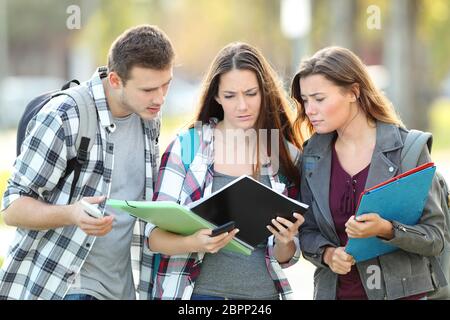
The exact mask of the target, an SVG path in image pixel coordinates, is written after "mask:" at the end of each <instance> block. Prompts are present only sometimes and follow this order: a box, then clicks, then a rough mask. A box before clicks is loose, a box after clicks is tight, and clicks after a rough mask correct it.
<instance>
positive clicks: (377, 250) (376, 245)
mask: <svg viewBox="0 0 450 320" xmlns="http://www.w3.org/2000/svg"><path fill="white" fill-rule="evenodd" d="M435 171H436V167H435V166H434V164H433V163H427V164H424V165H422V166H419V167H417V168H415V169H412V170H410V171H407V172H405V173H403V174H400V175H398V176H396V177H394V178H392V179H389V180H387V181H385V182H383V183H380V184H379V185H376V186H374V187H372V188H370V189H367V190H365V191H364V192H363V193H362V194H361V196H360V201H359V204H358V208H357V211H356V217H358V216H361V215H363V214H365V213H376V214H378V215H379V216H380V217H381V218H383V219H384V220H387V221H398V222H400V223H402V224H405V225H415V224H417V223H418V222H419V220H420V217H421V216H422V212H423V209H424V206H425V202H426V201H427V199H428V191H429V189H430V187H431V182H432V180H433V177H434V172H435ZM395 250H398V248H397V247H395V246H392V245H390V244H388V243H386V242H384V241H383V240H382V239H380V238H378V237H369V238H350V239H349V240H348V243H347V246H346V252H347V253H348V254H350V255H351V256H353V257H354V258H355V260H356V261H357V262H361V261H365V260H368V259H371V258H374V257H377V256H380V255H383V254H386V253H389V252H393V251H395Z"/></svg>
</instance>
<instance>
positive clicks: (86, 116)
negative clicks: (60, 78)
mask: <svg viewBox="0 0 450 320" xmlns="http://www.w3.org/2000/svg"><path fill="white" fill-rule="evenodd" d="M59 95H67V96H69V97H71V98H72V99H73V100H74V101H75V103H76V105H77V107H78V112H79V116H80V118H79V129H78V134H77V139H76V141H75V148H76V150H77V156H76V158H73V159H70V160H68V162H67V168H66V173H65V176H64V177H67V176H68V175H70V174H71V173H72V172H74V177H73V180H72V185H71V188H70V195H69V201H68V203H71V202H72V198H73V195H74V193H75V188H76V185H77V183H78V179H79V177H80V173H81V167H82V166H83V164H84V163H85V162H86V161H87V159H88V155H89V151H90V150H91V149H92V146H93V145H94V142H95V138H96V132H97V122H98V121H97V110H96V108H95V103H94V99H93V98H92V96H91V94H90V92H89V89H88V88H87V87H86V86H83V85H78V86H76V87H70V88H68V89H65V90H63V91H59V92H57V93H55V94H54V95H53V97H55V96H59Z"/></svg>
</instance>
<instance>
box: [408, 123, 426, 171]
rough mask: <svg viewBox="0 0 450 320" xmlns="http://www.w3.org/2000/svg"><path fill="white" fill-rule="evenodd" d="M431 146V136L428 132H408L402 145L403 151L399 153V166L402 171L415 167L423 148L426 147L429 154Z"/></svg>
mask: <svg viewBox="0 0 450 320" xmlns="http://www.w3.org/2000/svg"><path fill="white" fill-rule="evenodd" d="M432 144H433V136H432V135H431V133H429V132H423V131H419V130H410V131H409V132H408V135H407V136H406V139H405V142H404V143H403V149H402V152H401V166H402V171H407V170H410V169H412V168H415V167H417V162H418V161H419V157H420V154H421V153H422V150H423V147H424V146H425V145H427V146H428V151H429V152H430V153H431V147H432Z"/></svg>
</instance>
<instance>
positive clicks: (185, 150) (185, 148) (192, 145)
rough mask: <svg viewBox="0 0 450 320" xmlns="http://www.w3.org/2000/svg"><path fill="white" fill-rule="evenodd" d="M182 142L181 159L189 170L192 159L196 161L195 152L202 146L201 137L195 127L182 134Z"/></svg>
mask: <svg viewBox="0 0 450 320" xmlns="http://www.w3.org/2000/svg"><path fill="white" fill-rule="evenodd" d="M180 142H181V160H182V161H183V164H184V168H185V170H186V171H188V169H189V166H190V165H191V163H192V161H194V157H195V154H196V153H197V150H198V148H199V147H200V137H199V135H198V133H197V132H196V131H195V128H190V129H189V130H188V131H186V132H184V133H183V134H181V135H180Z"/></svg>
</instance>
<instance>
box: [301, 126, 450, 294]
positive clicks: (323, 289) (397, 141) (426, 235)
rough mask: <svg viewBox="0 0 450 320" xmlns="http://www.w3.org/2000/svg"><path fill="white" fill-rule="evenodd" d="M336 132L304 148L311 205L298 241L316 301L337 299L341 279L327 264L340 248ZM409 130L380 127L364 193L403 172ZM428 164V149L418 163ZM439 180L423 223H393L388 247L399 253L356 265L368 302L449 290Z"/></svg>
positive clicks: (305, 189)
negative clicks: (335, 209)
mask: <svg viewBox="0 0 450 320" xmlns="http://www.w3.org/2000/svg"><path fill="white" fill-rule="evenodd" d="M335 134H336V133H329V134H315V135H314V136H312V137H311V139H309V140H308V141H307V142H306V143H305V146H304V151H303V160H302V177H301V188H300V191H301V200H302V201H303V202H305V203H307V204H309V205H310V209H309V210H308V212H307V213H306V214H305V223H304V224H303V225H302V226H301V227H300V232H299V238H300V244H301V248H302V251H303V255H304V257H305V258H306V259H307V260H309V261H310V262H312V263H313V264H314V265H316V266H317V269H316V271H315V274H314V299H336V286H337V274H335V273H334V272H332V271H331V269H330V268H329V267H328V266H327V265H326V264H324V263H323V260H322V255H323V251H324V249H325V247H326V246H333V247H338V246H339V238H338V235H337V233H336V230H335V228H334V222H333V219H332V216H331V212H330V208H329V204H328V203H329V186H330V171H331V143H332V141H333V138H334V136H335ZM406 135H407V131H406V130H404V129H402V128H398V127H397V126H395V125H390V124H386V123H382V122H378V123H377V137H376V145H375V149H374V152H373V155H372V160H371V163H370V168H369V174H368V177H367V182H366V188H369V187H372V186H374V185H376V184H378V183H380V182H383V181H385V180H387V179H389V178H392V177H393V176H395V175H397V174H399V173H401V172H402V171H401V164H400V153H401V150H402V147H403V142H404V141H405V139H406ZM429 161H430V155H429V152H428V149H426V148H425V149H424V150H423V152H422V154H421V156H420V159H419V163H418V165H419V164H422V163H426V162H429ZM437 188H438V182H437V179H436V178H435V179H434V180H433V184H432V187H431V190H430V192H429V196H428V200H427V202H426V205H425V209H424V211H423V215H422V218H421V219H420V221H419V223H418V224H417V225H414V226H406V225H405V226H404V225H401V224H400V223H398V222H396V221H393V222H392V223H393V225H394V238H393V239H392V240H390V241H387V243H390V244H392V245H395V246H397V247H399V248H400V249H401V250H397V251H395V252H392V253H389V254H386V255H383V256H380V257H378V258H374V259H371V260H368V261H364V262H361V263H357V265H356V266H357V268H358V272H359V275H360V277H361V281H362V284H363V286H364V288H365V291H366V293H367V296H368V297H369V299H398V298H402V297H407V296H411V295H415V294H419V293H423V292H428V291H431V290H434V289H435V288H437V287H441V286H444V285H446V280H445V277H444V275H443V273H442V269H441V268H440V265H439V263H438V262H437V259H436V256H437V255H439V254H440V253H441V251H442V250H443V243H444V233H443V230H444V225H445V220H444V214H443V212H442V210H441V208H440V206H439V200H438V199H439V198H438V189H437Z"/></svg>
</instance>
